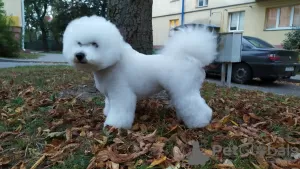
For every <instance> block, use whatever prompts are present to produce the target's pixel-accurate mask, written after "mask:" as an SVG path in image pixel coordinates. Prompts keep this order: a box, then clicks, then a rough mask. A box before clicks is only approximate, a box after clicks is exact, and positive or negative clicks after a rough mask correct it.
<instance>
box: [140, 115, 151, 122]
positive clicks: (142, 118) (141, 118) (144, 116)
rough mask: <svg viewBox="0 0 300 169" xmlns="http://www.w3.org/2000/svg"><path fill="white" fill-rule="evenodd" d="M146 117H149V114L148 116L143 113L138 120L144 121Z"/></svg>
mask: <svg viewBox="0 0 300 169" xmlns="http://www.w3.org/2000/svg"><path fill="white" fill-rule="evenodd" d="M148 119H150V116H148V115H143V116H141V117H140V120H142V121H146V120H148Z"/></svg>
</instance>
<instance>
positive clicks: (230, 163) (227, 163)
mask: <svg viewBox="0 0 300 169" xmlns="http://www.w3.org/2000/svg"><path fill="white" fill-rule="evenodd" d="M216 167H217V168H220V169H223V168H232V169H235V166H234V165H233V163H232V161H230V160H229V159H226V160H225V161H224V163H223V164H217V165H216Z"/></svg>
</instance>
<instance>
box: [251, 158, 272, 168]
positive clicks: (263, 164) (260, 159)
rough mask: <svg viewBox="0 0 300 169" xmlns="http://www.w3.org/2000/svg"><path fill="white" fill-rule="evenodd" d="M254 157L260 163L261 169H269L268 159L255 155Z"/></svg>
mask: <svg viewBox="0 0 300 169" xmlns="http://www.w3.org/2000/svg"><path fill="white" fill-rule="evenodd" d="M254 157H255V159H256V161H257V162H258V164H259V167H260V168H262V169H268V168H269V163H268V162H267V161H266V159H265V158H264V157H263V156H261V155H255V156H254Z"/></svg>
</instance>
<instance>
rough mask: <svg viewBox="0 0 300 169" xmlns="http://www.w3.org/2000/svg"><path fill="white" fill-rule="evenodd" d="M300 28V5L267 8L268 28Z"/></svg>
mask: <svg viewBox="0 0 300 169" xmlns="http://www.w3.org/2000/svg"><path fill="white" fill-rule="evenodd" d="M292 28H300V5H296V6H286V7H280V8H269V9H267V15H266V29H269V30H272V29H292Z"/></svg>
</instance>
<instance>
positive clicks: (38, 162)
mask: <svg viewBox="0 0 300 169" xmlns="http://www.w3.org/2000/svg"><path fill="white" fill-rule="evenodd" d="M45 158H46V155H45V154H44V155H43V156H42V157H41V158H39V160H37V161H36V162H35V163H34V164H33V166H32V167H31V168H30V169H36V168H37V167H38V166H39V165H40V164H41V163H42V162H43V161H44V160H45Z"/></svg>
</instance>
